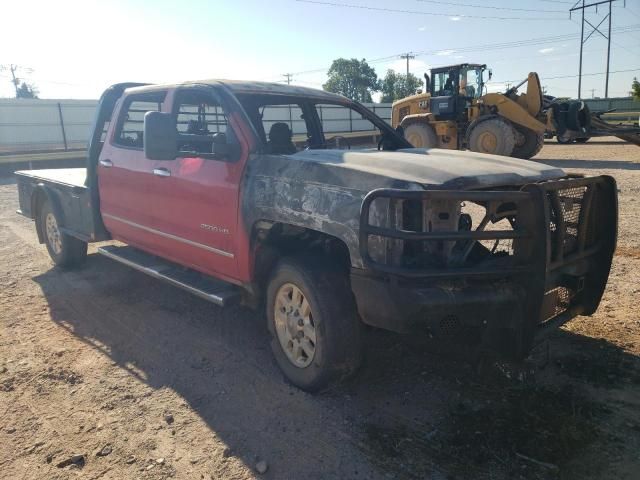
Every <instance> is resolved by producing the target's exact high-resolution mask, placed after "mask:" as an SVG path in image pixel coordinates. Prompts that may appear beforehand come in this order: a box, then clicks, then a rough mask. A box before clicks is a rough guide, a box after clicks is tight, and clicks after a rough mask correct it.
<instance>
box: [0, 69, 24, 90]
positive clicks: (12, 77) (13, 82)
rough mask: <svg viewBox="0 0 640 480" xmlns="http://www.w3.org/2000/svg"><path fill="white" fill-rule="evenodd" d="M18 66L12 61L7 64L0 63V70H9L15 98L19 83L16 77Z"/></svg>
mask: <svg viewBox="0 0 640 480" xmlns="http://www.w3.org/2000/svg"><path fill="white" fill-rule="evenodd" d="M18 68H19V67H18V65H14V64H13V63H12V64H10V65H8V66H5V65H0V72H1V71H3V70H9V72H11V83H12V84H13V88H14V89H15V91H16V98H18V86H19V84H20V79H19V78H18V77H16V72H17V71H18Z"/></svg>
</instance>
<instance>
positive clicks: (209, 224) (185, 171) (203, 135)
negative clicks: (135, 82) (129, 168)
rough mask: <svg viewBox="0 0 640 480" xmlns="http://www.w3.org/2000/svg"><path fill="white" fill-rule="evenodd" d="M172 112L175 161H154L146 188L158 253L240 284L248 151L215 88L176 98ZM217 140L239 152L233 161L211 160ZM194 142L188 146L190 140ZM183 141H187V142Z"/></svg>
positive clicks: (183, 92)
mask: <svg viewBox="0 0 640 480" xmlns="http://www.w3.org/2000/svg"><path fill="white" fill-rule="evenodd" d="M172 105H173V108H172V111H173V113H174V115H175V116H176V119H177V126H178V132H179V134H181V140H179V145H178V149H179V151H180V153H179V156H178V158H176V159H175V160H171V161H156V162H155V163H154V165H153V169H154V171H155V172H156V175H154V176H153V177H152V178H151V180H150V182H151V185H152V186H151V190H150V192H149V201H151V202H152V204H153V211H154V222H153V223H154V224H155V225H158V230H162V234H161V235H159V236H158V237H157V244H156V245H157V248H158V252H159V253H160V254H161V255H162V256H164V257H166V258H169V259H172V260H174V261H176V262H178V263H181V264H183V265H186V266H189V267H192V268H194V269H196V270H199V271H201V272H204V273H208V274H211V275H216V276H218V277H222V278H225V279H227V280H230V281H234V280H235V279H237V278H238V271H237V258H236V255H237V251H236V248H237V238H238V204H239V188H240V183H241V179H242V174H243V169H244V165H245V161H246V159H247V156H248V154H247V150H248V149H247V148H240V145H239V137H238V135H236V132H234V130H233V128H231V126H230V125H229V121H228V116H227V113H226V112H225V108H224V107H223V105H221V102H220V101H219V98H218V96H217V95H216V93H215V88H214V87H206V86H199V87H193V86H192V87H183V88H180V89H178V90H176V91H175V92H174V95H173V101H172ZM215 134H225V135H226V138H227V142H228V143H229V144H232V145H235V146H236V147H238V148H237V150H238V152H242V153H240V154H239V155H237V156H236V158H235V159H234V160H233V161H230V160H229V159H213V158H211V155H210V153H211V145H212V143H213V136H214V135H215ZM191 135H193V137H194V140H193V141H190V140H189V139H188V137H189V136H191ZM185 136H186V137H187V139H186V140H185Z"/></svg>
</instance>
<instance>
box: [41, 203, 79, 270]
mask: <svg viewBox="0 0 640 480" xmlns="http://www.w3.org/2000/svg"><path fill="white" fill-rule="evenodd" d="M38 221H39V222H40V231H41V232H42V235H43V236H44V243H45V245H46V246H47V251H48V252H49V256H50V257H51V259H52V260H53V262H54V263H55V264H56V265H57V266H59V267H61V268H73V267H75V266H77V265H79V264H81V263H82V262H83V261H84V260H85V259H86V258H87V242H83V241H82V240H79V239H77V238H75V237H72V236H71V235H67V234H66V233H63V232H62V231H61V230H60V218H58V215H56V213H55V212H54V210H53V208H51V204H50V203H49V202H48V201H45V202H44V204H43V205H42V208H41V209H40V216H39V220H38Z"/></svg>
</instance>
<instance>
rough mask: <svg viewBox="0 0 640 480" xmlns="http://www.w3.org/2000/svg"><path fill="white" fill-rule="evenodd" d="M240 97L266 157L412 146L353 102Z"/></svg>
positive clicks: (278, 97)
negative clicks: (267, 154)
mask: <svg viewBox="0 0 640 480" xmlns="http://www.w3.org/2000/svg"><path fill="white" fill-rule="evenodd" d="M238 99H239V100H240V103H241V104H242V105H243V107H244V109H245V111H246V112H247V115H248V116H249V118H250V119H251V121H252V123H253V126H254V128H255V130H256V132H257V133H258V135H259V136H260V137H261V139H262V141H263V143H264V146H265V151H266V152H267V153H273V154H279V155H290V154H293V153H296V152H299V151H302V150H318V149H340V150H352V149H372V148H373V149H376V148H380V149H382V150H397V149H398V148H409V147H410V145H409V144H408V143H407V142H406V141H405V140H404V138H402V137H401V136H400V135H399V134H398V133H396V132H395V130H393V129H392V128H391V127H390V126H389V124H388V123H387V122H385V121H384V120H382V119H381V118H380V117H378V116H377V115H375V114H374V113H373V112H371V111H370V110H368V109H367V108H365V107H364V106H362V105H360V104H358V103H355V102H354V103H350V102H348V101H344V102H339V101H336V102H332V101H326V100H317V99H314V98H309V97H295V96H289V95H262V94H260V95H258V94H254V95H252V94H243V95H238ZM385 108H387V110H390V108H389V107H385ZM383 113H384V112H383ZM386 113H387V114H389V115H390V113H391V112H390V111H389V112H386Z"/></svg>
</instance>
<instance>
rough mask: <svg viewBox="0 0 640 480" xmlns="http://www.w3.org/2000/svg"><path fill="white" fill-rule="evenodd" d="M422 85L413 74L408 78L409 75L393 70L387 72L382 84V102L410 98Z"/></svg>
mask: <svg viewBox="0 0 640 480" xmlns="http://www.w3.org/2000/svg"><path fill="white" fill-rule="evenodd" d="M421 85H422V82H421V81H420V79H418V77H416V76H415V75H414V74H413V73H409V76H408V77H407V75H403V74H401V73H396V72H394V71H393V70H387V74H386V75H385V76H384V78H383V79H382V82H381V90H382V98H381V99H380V101H381V102H383V103H389V102H393V101H394V100H399V99H401V98H404V97H408V96H409V95H413V94H414V93H416V90H418V88H420V86H421Z"/></svg>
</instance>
